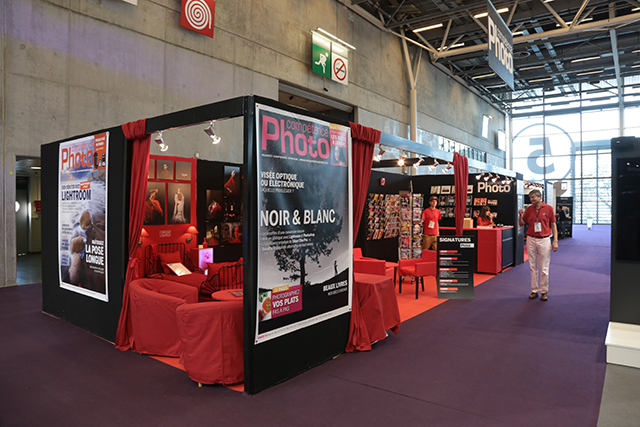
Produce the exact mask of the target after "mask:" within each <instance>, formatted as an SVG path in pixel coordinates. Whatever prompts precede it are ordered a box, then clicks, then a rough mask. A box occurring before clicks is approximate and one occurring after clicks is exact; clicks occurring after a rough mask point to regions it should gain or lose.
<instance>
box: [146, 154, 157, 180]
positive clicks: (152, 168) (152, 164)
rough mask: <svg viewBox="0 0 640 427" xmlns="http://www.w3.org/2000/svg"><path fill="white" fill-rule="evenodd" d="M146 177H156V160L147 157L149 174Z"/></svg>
mask: <svg viewBox="0 0 640 427" xmlns="http://www.w3.org/2000/svg"><path fill="white" fill-rule="evenodd" d="M147 179H156V160H155V159H149V175H148V176H147Z"/></svg>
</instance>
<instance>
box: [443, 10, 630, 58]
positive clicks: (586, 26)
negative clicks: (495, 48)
mask: <svg viewBox="0 0 640 427" xmlns="http://www.w3.org/2000/svg"><path fill="white" fill-rule="evenodd" d="M636 21H640V13H633V14H630V15H624V16H618V17H616V18H611V19H607V20H602V21H591V22H587V23H583V24H580V25H578V26H576V27H573V28H569V27H566V28H558V29H555V30H550V31H544V32H542V33H534V34H529V35H526V36H520V37H514V38H513V44H514V45H515V44H520V43H526V42H530V41H537V40H543V39H544V40H546V39H552V38H556V37H561V36H564V35H567V34H569V33H571V34H574V33H579V32H581V31H589V30H598V29H609V27H612V28H615V27H617V26H618V25H621V24H629V23H632V22H636ZM487 49H488V44H487V43H483V44H477V45H474V46H469V47H461V48H459V49H454V50H451V51H447V52H438V53H437V54H436V59H440V58H448V57H450V56H457V55H465V54H467V53H473V52H480V51H483V50H487Z"/></svg>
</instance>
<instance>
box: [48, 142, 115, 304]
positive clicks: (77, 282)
mask: <svg viewBox="0 0 640 427" xmlns="http://www.w3.org/2000/svg"><path fill="white" fill-rule="evenodd" d="M108 146H109V133H108V132H107V133H101V134H98V135H93V136H88V137H84V138H80V139H76V140H74V141H68V142H63V143H62V144H60V149H59V159H58V164H59V165H60V169H59V175H58V194H59V197H60V199H59V203H58V248H59V252H58V265H59V266H60V287H61V288H64V289H68V290H70V291H73V292H77V293H80V294H83V295H87V296H89V297H92V298H96V299H99V300H102V301H109V293H108V288H107V239H106V234H107V227H106V224H107V217H106V213H107V164H108Z"/></svg>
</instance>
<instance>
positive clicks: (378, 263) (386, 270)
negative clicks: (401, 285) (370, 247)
mask: <svg viewBox="0 0 640 427" xmlns="http://www.w3.org/2000/svg"><path fill="white" fill-rule="evenodd" d="M353 271H354V272H355V273H365V274H375V275H376V276H388V277H394V276H395V268H393V267H387V263H386V261H383V260H381V259H364V258H363V259H354V260H353ZM394 283H395V280H394Z"/></svg>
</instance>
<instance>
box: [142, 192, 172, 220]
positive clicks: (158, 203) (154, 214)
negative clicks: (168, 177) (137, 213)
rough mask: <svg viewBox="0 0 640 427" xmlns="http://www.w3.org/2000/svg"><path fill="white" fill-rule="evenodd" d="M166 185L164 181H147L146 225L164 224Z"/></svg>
mask: <svg viewBox="0 0 640 427" xmlns="http://www.w3.org/2000/svg"><path fill="white" fill-rule="evenodd" d="M166 185H167V184H165V183H164V182H148V183H147V199H146V200H145V202H144V222H143V223H144V225H164V223H165V186H166Z"/></svg>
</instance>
